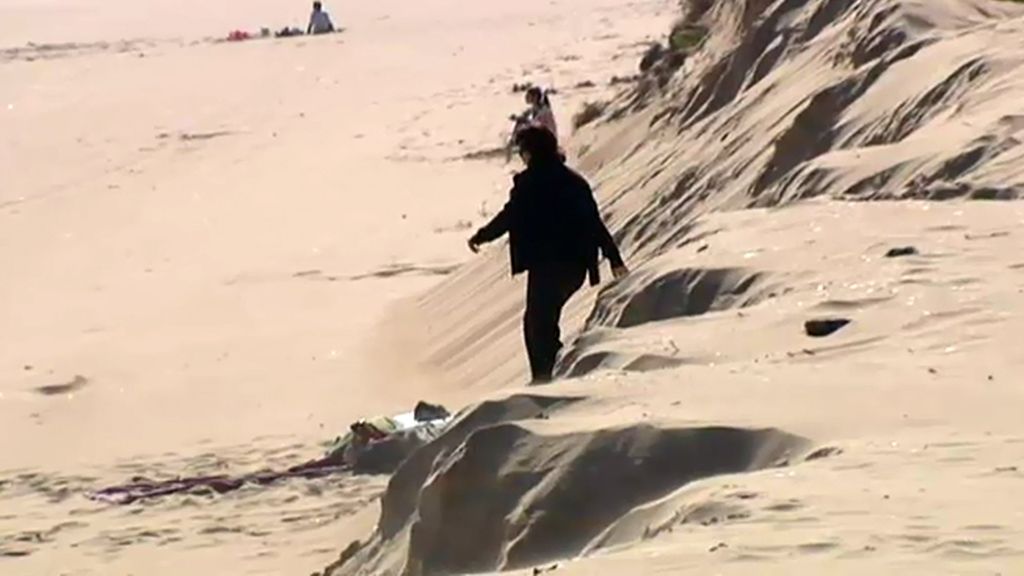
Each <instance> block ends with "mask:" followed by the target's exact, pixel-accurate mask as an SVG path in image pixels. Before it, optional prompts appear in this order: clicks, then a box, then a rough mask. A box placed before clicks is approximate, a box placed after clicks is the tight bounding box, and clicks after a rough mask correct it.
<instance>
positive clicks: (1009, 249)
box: [324, 0, 1024, 576]
mask: <svg viewBox="0 0 1024 576" xmlns="http://www.w3.org/2000/svg"><path fill="white" fill-rule="evenodd" d="M668 44H669V46H668V47H667V48H664V47H663V48H662V49H660V50H652V51H651V52H649V53H648V54H647V56H646V57H645V59H644V68H645V69H646V70H647V71H646V72H645V74H644V75H643V77H642V78H640V79H639V81H638V83H637V84H636V85H635V86H633V87H631V88H630V89H628V90H626V91H624V92H623V93H621V94H620V95H619V96H618V97H617V98H615V99H613V100H612V101H610V102H605V103H600V104H594V105H592V106H590V107H588V108H589V113H588V117H587V118H586V120H587V121H588V122H587V125H586V127H584V128H582V129H581V130H580V131H579V132H578V133H577V134H576V135H575V137H574V140H573V144H574V149H575V152H576V153H577V158H578V165H579V166H580V167H581V169H582V170H583V171H584V172H585V173H587V174H588V175H589V176H590V177H591V178H592V179H593V180H595V181H596V182H597V183H598V184H599V190H600V192H599V193H600V196H601V198H602V205H603V206H604V208H605V209H606V213H607V214H608V217H609V220H610V221H611V222H612V223H613V224H614V226H613V228H614V229H615V235H616V237H617V238H618V239H619V241H620V242H621V244H622V245H623V246H624V248H625V251H626V253H627V254H628V257H627V260H628V261H630V262H631V264H632V266H633V267H634V271H633V273H632V274H631V275H630V276H629V277H628V278H626V279H624V280H622V281H619V282H617V283H613V284H610V285H606V286H604V287H603V288H601V289H599V290H588V291H587V292H585V293H584V294H582V295H580V296H579V297H578V298H577V299H576V300H575V302H574V303H573V305H572V306H571V307H570V308H571V311H570V313H569V316H570V322H569V324H570V331H569V334H570V336H571V338H570V342H571V343H570V344H569V345H568V346H567V348H566V349H565V350H564V351H563V355H562V359H561V362H560V371H561V373H562V375H563V377H564V379H563V380H562V381H561V382H559V383H556V384H554V385H551V386H546V387H543V388H535V389H531V390H529V391H528V392H529V394H530V395H525V392H526V391H524V390H522V389H521V387H522V384H521V383H522V382H523V380H524V374H523V365H522V360H521V359H520V357H519V348H520V346H521V344H520V340H519V338H520V336H519V332H518V322H519V315H520V311H521V298H522V295H521V291H522V287H521V285H519V284H517V283H513V282H510V281H508V280H506V277H507V274H508V272H507V261H506V258H505V255H504V253H503V252H502V250H498V249H495V250H494V251H493V253H492V254H491V255H490V256H489V257H488V258H487V259H486V260H484V261H481V262H477V263H474V264H472V265H469V266H466V267H464V268H463V269H461V270H460V271H458V272H457V273H456V274H454V275H453V276H452V277H450V278H449V279H446V280H445V281H444V282H442V283H441V284H440V285H438V286H437V287H435V288H432V289H431V290H430V291H429V292H428V293H427V294H426V295H424V296H422V297H421V298H419V299H418V300H417V301H416V302H415V304H414V305H411V306H409V309H408V310H407V311H406V312H405V314H406V316H405V318H406V319H415V320H416V322H410V323H407V325H406V326H407V333H406V337H408V338H410V339H412V340H415V339H416V337H417V336H415V335H414V334H412V332H414V331H413V330H411V329H408V326H416V327H421V328H422V329H421V330H420V333H419V335H418V338H419V342H420V347H421V348H422V349H424V350H426V354H425V357H424V362H425V363H427V364H428V365H431V366H434V367H439V368H440V369H442V370H443V371H444V373H446V374H447V375H448V377H447V379H446V383H447V385H449V386H457V387H460V388H461V389H463V390H469V391H472V392H473V393H475V394H482V395H485V396H487V397H488V398H489V399H488V400H487V401H485V402H483V403H482V404H479V405H477V406H475V407H472V408H469V409H467V410H466V411H465V412H464V413H463V414H462V417H461V419H460V420H459V422H458V424H456V425H455V426H454V427H453V428H452V429H451V430H450V431H449V432H448V433H447V434H446V435H445V436H443V437H442V438H441V439H440V440H438V441H437V442H436V443H435V444H433V445H431V446H430V447H428V448H427V449H424V450H422V451H420V452H418V453H417V454H416V455H415V456H413V457H411V458H410V459H409V460H408V461H406V462H405V463H404V464H403V466H402V467H400V468H399V470H398V471H397V472H396V473H395V474H394V475H393V476H392V478H391V480H390V482H389V485H388V488H387V491H386V493H385V495H384V498H383V500H382V503H381V514H380V517H379V520H378V523H377V525H376V527H375V529H374V530H372V531H370V532H368V533H367V534H366V536H365V537H364V538H362V539H360V540H359V541H356V542H353V543H352V544H351V545H350V546H348V547H347V548H346V549H345V550H344V552H343V553H342V554H341V556H340V558H339V559H338V561H337V562H335V563H333V564H332V565H330V566H328V567H327V568H326V569H325V571H324V572H325V573H326V574H333V575H349V574H352V575H355V574H359V575H362V574H367V575H369V574H375V575H376V574H396V575H397V574H403V575H410V576H411V575H429V574H463V573H489V572H494V571H507V572H512V573H525V574H529V573H532V574H534V575H536V574H542V573H548V572H551V573H554V574H712V573H713V574H759V575H760V574H804V573H806V574H863V573H866V572H869V571H875V572H879V573H885V574H1014V573H1017V572H1020V571H1022V570H1024V514H1022V513H1021V512H1020V511H1019V510H1018V508H1019V507H1017V506H1015V505H1013V504H1012V503H1013V502H1016V501H1018V500H1019V499H1020V498H1021V497H1022V496H1024V492H1022V486H1024V485H1022V484H1021V480H1022V478H1024V476H1022V473H1024V472H1022V470H1021V468H1020V464H1019V462H1020V461H1021V458H1022V457H1024V427H1022V424H1021V422H1022V421H1021V418H1020V415H1021V406H1022V405H1024V404H1022V400H1024V388H1022V387H1021V384H1020V382H1019V378H1017V374H1018V373H1019V372H1020V370H1021V367H1022V364H1024V354H1022V353H1021V352H1020V350H1019V349H1018V347H1017V345H1016V335H1017V334H1019V333H1020V332H1021V330H1022V328H1024V321H1022V317H1021V313H1022V306H1021V304H1020V302H1021V300H1020V297H1021V294H1022V293H1024V276H1022V274H1021V273H1022V271H1024V259H1022V257H1021V255H1020V252H1019V250H1017V249H1016V247H1017V246H1018V245H1019V242H1020V238H1021V235H1022V234H1024V208H1022V207H1021V205H1020V204H1019V203H1018V202H1015V201H1014V200H1016V199H1017V198H1018V197H1019V196H1020V195H1021V193H1022V192H1024V162H1022V160H1024V158H1022V156H1024V147H1022V146H1021V140H1020V138H1021V135H1022V132H1024V121H1022V118H1024V116H1022V114H1024V107H1022V104H1021V96H1022V94H1024V75H1021V70H1022V68H1024V66H1022V64H1024V6H1019V5H1017V4H1015V3H1010V2H997V1H980V0H971V1H960V0H957V1H953V0H950V1H928V2H918V1H909V0H859V1H854V0H791V1H775V2H772V1H768V0H765V1H757V0H730V1H723V2H699V1H690V2H684V3H683V6H682V14H681V15H680V17H679V20H678V21H677V23H676V25H675V26H674V27H673V29H672V33H671V35H670V40H669V42H668ZM510 394H511V395H510Z"/></svg>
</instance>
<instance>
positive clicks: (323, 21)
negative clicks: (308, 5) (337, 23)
mask: <svg viewBox="0 0 1024 576" xmlns="http://www.w3.org/2000/svg"><path fill="white" fill-rule="evenodd" d="M329 32H334V23H333V22H331V17H330V16H329V15H328V14H327V12H325V11H324V6H323V4H322V3H320V2H313V13H312V14H310V15H309V26H308V27H306V34H327V33H329Z"/></svg>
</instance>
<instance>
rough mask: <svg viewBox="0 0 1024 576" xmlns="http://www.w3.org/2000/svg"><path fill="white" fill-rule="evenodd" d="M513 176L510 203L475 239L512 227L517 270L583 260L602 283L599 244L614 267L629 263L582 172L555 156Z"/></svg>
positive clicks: (489, 238)
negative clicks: (556, 160)
mask: <svg viewBox="0 0 1024 576" xmlns="http://www.w3.org/2000/svg"><path fill="white" fill-rule="evenodd" d="M513 182H514V186H513V187H512V191H511V192H510V193H509V200H508V203H506V204H505V207H504V208H502V210H501V212H499V213H498V214H497V215H496V216H495V217H494V218H493V219H492V220H491V221H490V222H489V223H487V225H486V226H484V227H483V228H481V229H480V230H479V231H478V232H477V233H476V234H475V235H474V236H473V238H472V239H471V241H472V242H474V243H477V244H483V243H486V242H491V241H493V240H496V239H498V238H500V237H501V236H502V235H503V234H505V233H506V232H507V233H508V235H509V253H510V256H511V259H512V274H513V275H515V274H518V273H520V272H524V271H527V270H530V269H531V268H534V267H535V266H537V265H538V264H580V265H584V266H586V268H587V271H588V273H589V276H590V284H591V285H596V284H597V283H598V282H600V273H599V272H598V265H597V264H598V251H599V250H600V252H601V253H602V254H603V255H604V257H605V258H607V259H608V261H609V262H610V263H611V265H612V267H619V266H622V265H623V262H622V256H621V255H620V254H619V249H618V247H617V246H616V245H615V240H614V239H613V238H612V235H611V234H610V233H609V232H608V228H607V226H605V224H604V221H603V220H601V214H600V213H599V212H598V209H597V202H595V201H594V194H593V192H592V191H591V189H590V185H589V184H588V183H587V181H586V180H584V179H583V177H582V176H580V175H579V174H577V173H576V172H574V171H573V170H571V169H570V168H569V167H567V166H565V165H564V164H562V163H561V162H550V163H544V164H539V165H537V164H533V165H531V166H529V167H528V168H527V169H526V170H524V171H523V172H520V173H519V174H516V175H515V177H514V178H513Z"/></svg>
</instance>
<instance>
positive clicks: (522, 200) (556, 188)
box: [469, 127, 629, 384]
mask: <svg viewBox="0 0 1024 576" xmlns="http://www.w3.org/2000/svg"><path fill="white" fill-rule="evenodd" d="M516 145H517V146H518V148H519V155H520V157H521V158H522V160H523V162H524V163H526V169H525V170H523V171H522V172H520V173H519V174H516V175H515V177H514V178H513V182H514V185H513V187H512V191H511V192H510V194H509V200H508V203H506V204H505V207H504V208H502V210H501V212H499V213H498V214H497V215H496V216H495V217H494V218H493V219H492V220H491V221H490V222H489V223H488V224H487V225H485V226H484V227H483V228H481V229H480V230H479V231H478V232H477V233H476V234H474V235H473V237H472V238H470V239H469V248H470V250H472V251H473V252H474V253H475V252H477V251H479V249H480V245H482V244H485V243H487V242H492V241H494V240H497V239H498V238H500V237H501V236H503V235H504V234H506V233H507V234H508V235H509V253H510V256H511V261H512V262H511V263H512V274H513V275H515V274H519V273H520V272H529V275H528V276H527V287H526V313H525V315H524V317H523V335H524V336H525V340H526V354H527V356H528V357H529V361H530V372H531V375H532V377H533V383H534V384H539V383H544V382H550V381H551V379H552V376H553V373H554V369H555V359H556V358H557V355H558V351H559V349H561V347H562V342H561V340H560V338H561V333H560V330H559V326H558V323H559V321H560V319H561V316H562V309H563V308H564V307H565V304H566V302H568V301H569V299H570V298H571V297H572V295H573V294H574V293H576V291H577V290H579V289H580V287H582V286H583V281H584V279H585V278H587V277H588V276H589V279H590V284H591V285H596V284H598V282H600V274H599V271H598V252H599V251H600V253H601V254H603V255H604V257H605V258H607V259H608V261H609V262H610V263H611V267H612V274H613V275H614V276H615V277H616V278H622V277H623V276H625V275H626V274H628V273H629V270H628V269H627V268H626V265H625V264H624V263H623V261H622V256H621V255H620V254H619V249H618V247H617V246H616V245H615V240H614V239H613V238H612V236H611V234H610V233H609V232H608V228H607V226H605V224H604V221H603V220H602V219H601V214H600V212H599V211H598V208H597V202H596V201H595V200H594V195H593V192H592V191H591V188H590V185H589V184H588V183H587V181H586V180H585V179H584V178H583V177H582V176H580V175H579V174H577V173H576V172H574V171H573V170H572V169H570V168H569V167H568V166H566V165H565V161H564V157H563V156H562V154H561V153H560V152H559V150H558V141H557V140H556V139H555V135H554V134H552V133H551V132H550V131H549V130H547V129H546V128H540V127H530V128H526V129H524V130H522V131H520V132H519V134H517V136H516Z"/></svg>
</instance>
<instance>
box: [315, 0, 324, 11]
mask: <svg viewBox="0 0 1024 576" xmlns="http://www.w3.org/2000/svg"><path fill="white" fill-rule="evenodd" d="M323 7H324V5H323V3H321V2H313V10H320V9H321V8H323Z"/></svg>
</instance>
